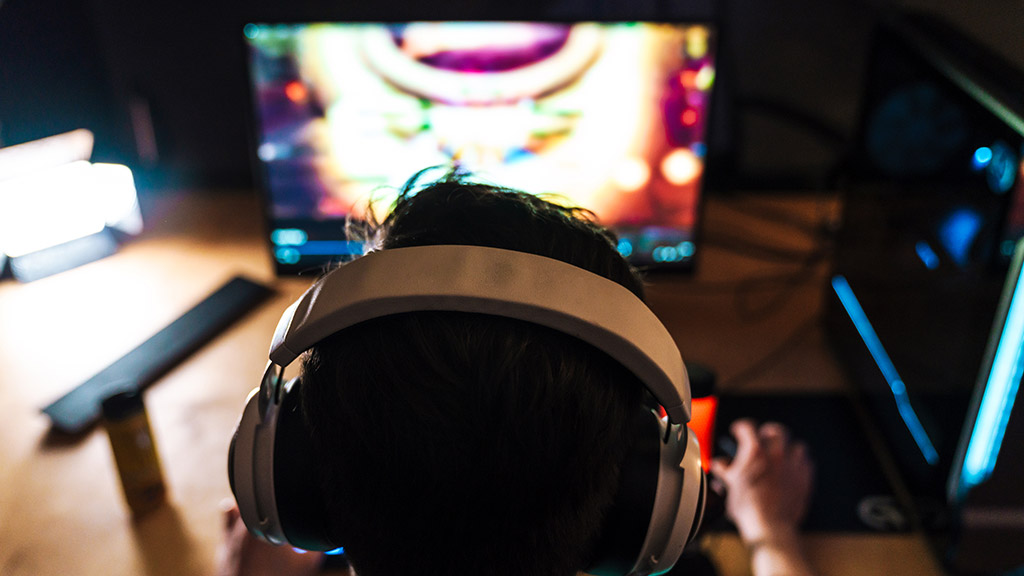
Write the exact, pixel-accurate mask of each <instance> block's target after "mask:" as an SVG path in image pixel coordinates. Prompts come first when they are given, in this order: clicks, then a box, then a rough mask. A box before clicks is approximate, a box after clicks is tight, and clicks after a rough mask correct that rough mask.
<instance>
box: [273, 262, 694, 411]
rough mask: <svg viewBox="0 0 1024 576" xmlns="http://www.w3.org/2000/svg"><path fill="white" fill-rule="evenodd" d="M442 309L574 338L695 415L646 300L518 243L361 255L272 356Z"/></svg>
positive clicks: (285, 321)
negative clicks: (365, 325)
mask: <svg viewBox="0 0 1024 576" xmlns="http://www.w3.org/2000/svg"><path fill="white" fill-rule="evenodd" d="M396 277H397V278H398V280H397V281H396ZM403 278H404V279H407V281H403V280H402V279H403ZM435 310H437V311H450V312H474V313H480V314H491V315H495V316H505V317H509V318H516V319H520V320H525V321H528V322H532V323H534V324H540V325H543V326H547V327H549V328H553V329H555V330H559V331H561V332H564V333H566V334H570V335H572V336H575V337H577V338H579V339H581V340H583V341H585V342H587V343H589V344H591V345H593V346H595V347H597V348H598V349H600V350H602V351H604V352H605V353H606V354H608V355H609V356H611V357H612V358H614V359H615V360H617V361H618V362H620V363H621V364H623V365H624V366H625V367H626V368H628V369H629V370H630V371H631V372H633V373H634V374H635V375H636V376H637V377H638V378H640V380H641V381H642V382H643V383H644V385H645V386H646V387H647V389H648V390H649V391H650V392H651V394H653V395H654V397H655V398H656V399H657V400H658V402H659V403H660V404H661V405H662V406H663V407H664V408H665V411H666V412H667V413H668V417H669V420H670V421H671V422H673V423H677V424H678V423H685V422H688V421H689V420H690V385H689V380H688V377H687V375H686V368H685V366H684V365H683V359H682V357H681V356H680V354H679V349H678V348H677V347H676V344H675V341H674V340H673V339H672V336H671V334H669V332H668V330H667V329H666V328H665V326H664V325H663V324H662V323H661V321H660V320H658V318H657V316H655V315H654V313H653V312H651V310H650V309H649V308H648V307H647V305H646V304H644V303H643V301H641V300H640V299H639V298H638V297H637V296H636V295H635V294H633V293H632V292H630V291H629V290H628V289H627V288H625V287H624V286H622V285H620V284H618V283H617V282H614V281H612V280H609V279H607V278H604V277H602V276H599V275H597V274H594V273H592V272H589V271H587V270H583V269H581V268H578V267H576V266H573V265H571V264H567V263H565V262H562V261H560V260H555V259H553V258H547V257H544V256H538V255H535V254H529V253H525V252H516V251H512V250H503V249H498V248H488V247H481V246H461V245H459V246H449V245H444V246H416V247H409V248H394V249H388V250H380V251H377V252H371V253H369V254H367V255H365V256H362V257H361V258H358V259H356V260H354V261H352V262H349V263H347V264H345V265H343V266H340V267H338V268H336V269H335V270H333V271H332V272H330V273H328V274H326V275H325V276H324V277H323V278H321V279H320V280H318V281H317V282H316V283H315V284H314V285H313V286H312V287H311V288H310V289H309V290H307V291H306V293H305V294H303V295H302V297H301V298H299V299H298V300H296V301H295V302H294V303H293V304H292V305H291V306H289V307H288V309H287V310H286V311H285V313H284V315H283V316H282V317H281V321H280V322H279V323H278V326H277V330H276V331H275V333H274V339H273V342H272V343H271V347H270V360H271V362H272V363H273V364H275V365H277V366H280V367H283V366H287V365H288V364H290V363H291V362H293V361H294V360H295V359H296V358H297V357H298V356H299V355H300V354H301V353H303V352H304V351H306V350H308V349H309V348H310V347H312V346H313V345H314V344H316V343H317V342H319V341H320V340H322V339H324V338H326V337H327V336H330V335H331V334H333V333H335V332H337V331H339V330H342V329H345V328H347V327H349V326H353V325H355V324H358V323H360V322H363V321H366V320H370V319H373V318H378V317H381V316H387V315H390V314H399V313H403V312H421V311H435ZM273 380H274V379H271V380H270V381H273ZM267 383H268V379H267V378H264V385H267ZM267 392H268V393H269V392H270V391H269V390H267ZM261 395H262V394H261Z"/></svg>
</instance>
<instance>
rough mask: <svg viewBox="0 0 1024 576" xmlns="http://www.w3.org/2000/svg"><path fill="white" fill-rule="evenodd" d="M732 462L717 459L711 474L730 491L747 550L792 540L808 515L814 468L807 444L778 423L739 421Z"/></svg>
mask: <svg viewBox="0 0 1024 576" xmlns="http://www.w3.org/2000/svg"><path fill="white" fill-rule="evenodd" d="M730 431H731V432H732V434H733V436H734V437H735V438H736V455H735V457H734V458H733V459H732V461H731V462H729V461H727V460H724V459H721V458H716V459H715V460H713V461H712V462H711V472H712V474H714V475H715V476H716V477H717V478H718V479H719V480H721V481H722V482H723V483H724V484H725V486H726V488H727V490H728V491H727V494H726V497H725V511H726V514H728V516H729V518H730V519H731V520H732V521H733V523H734V524H735V525H736V529H737V530H738V531H739V533H740V538H741V539H742V540H743V542H744V543H745V544H747V545H748V546H756V545H760V544H763V543H766V542H772V541H784V540H792V539H794V538H795V537H796V535H797V533H798V530H799V526H800V523H801V521H803V518H804V515H805V514H806V512H807V505H808V502H809V500H810V496H811V490H812V485H813V479H814V465H813V463H812V462H811V459H810V457H809V456H808V454H807V446H806V445H804V443H803V442H800V441H797V440H794V439H793V438H791V437H790V434H789V431H788V430H787V429H786V428H785V427H784V426H783V425H781V424H779V423H777V422H768V423H765V424H762V425H761V426H756V425H755V424H754V423H753V422H752V421H750V420H745V419H744V420H737V421H736V422H734V423H733V424H732V426H731V428H730Z"/></svg>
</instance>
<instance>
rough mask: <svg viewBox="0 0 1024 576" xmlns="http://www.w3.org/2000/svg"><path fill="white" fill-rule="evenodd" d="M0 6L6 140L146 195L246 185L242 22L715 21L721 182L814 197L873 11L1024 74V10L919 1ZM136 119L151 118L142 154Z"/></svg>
mask: <svg viewBox="0 0 1024 576" xmlns="http://www.w3.org/2000/svg"><path fill="white" fill-rule="evenodd" d="M327 6H328V3H326V2H324V3H315V2H310V1H309V0H302V1H298V2H296V1H289V2H277V3H272V2H269V1H267V0H255V1H245V2H243V1H242V0H202V1H200V0H178V1H177V2H173V3H171V2H137V1H129V0H0V145H11V144H17V143H20V142H24V141H28V140H33V139H36V138H41V137H45V136H49V135H52V134H56V133H60V132H63V131H67V130H71V129H75V128H79V127H87V128H90V129H91V130H93V132H94V133H95V134H96V152H95V154H94V157H93V158H94V160H98V161H101V160H113V161H121V162H124V163H127V164H129V165H130V166H132V167H133V168H135V169H136V173H137V178H139V179H140V180H141V181H140V182H139V185H140V187H142V188H144V187H160V186H181V185H197V186H206V187H211V188H218V187H220V188H224V187H251V186H252V185H253V179H252V170H251V163H250V152H249V142H248V138H249V135H248V125H247V118H248V103H247V98H248V94H247V91H246V78H245V63H244V51H243V44H242V34H241V27H242V24H243V23H245V22H248V21H275V20H293V21H300V20H331V19H333V20H375V19H377V20H379V19H385V20H404V19H449V18H452V19H458V18H461V19H473V18H519V19H527V18H555V19H573V18H594V19H674V18H682V17H685V16H688V15H691V14H692V15H697V16H698V17H711V18H717V19H719V20H720V21H721V22H722V25H723V29H722V30H723V32H722V41H723V45H722V46H721V47H720V51H721V59H720V61H719V74H718V79H719V88H723V89H725V91H724V92H723V94H726V95H727V96H728V99H727V100H728V102H726V103H725V105H722V106H719V109H718V113H717V114H716V116H717V118H718V119H717V121H716V127H717V128H718V130H717V132H716V135H717V136H718V137H719V141H718V142H717V143H712V150H713V152H714V151H716V150H717V153H718V154H719V155H723V156H725V155H726V152H729V153H731V156H730V159H731V160H732V161H733V162H732V164H731V166H732V168H731V169H730V170H729V172H730V177H731V179H730V181H729V185H730V186H734V187H736V186H738V187H744V188H758V187H764V188H771V187H779V188H813V187H816V186H819V185H822V184H823V183H825V181H826V180H825V177H826V175H827V174H828V173H829V171H830V170H831V168H832V167H833V166H834V164H835V161H836V159H837V156H838V155H839V154H840V153H841V152H842V150H843V146H844V144H845V141H846V139H848V138H849V135H850V134H851V133H852V131H853V130H854V128H855V124H856V116H857V107H858V103H859V97H860V93H861V85H862V79H863V76H864V62H865V59H866V56H867V50H868V46H869V40H870V32H871V29H872V23H873V22H874V21H875V18H876V15H877V14H878V13H879V11H881V10H890V9H893V8H914V9H922V10H925V11H927V12H930V13H933V14H938V15H940V16H943V17H945V18H947V19H948V20H949V21H951V22H953V23H954V24H956V25H957V26H958V27H959V28H961V29H962V30H963V31H964V32H966V33H967V34H968V35H969V36H971V37H972V38H974V39H976V40H977V41H979V42H980V43H981V44H983V45H985V46H986V47H988V48H990V49H992V50H993V51H995V52H996V53H998V54H1000V55H1002V56H1003V57H1004V58H1007V59H1008V60H1010V61H1011V62H1012V63H1013V64H1015V65H1016V66H1017V67H1018V68H1024V2H1022V1H1021V0H989V1H987V2H967V1H961V0H942V1H936V2H928V1H926V0H916V1H907V0H904V1H902V2H897V1H895V0H893V1H882V0H876V1H868V0H830V1H827V2H822V1H820V0H760V1H758V0H729V1H728V2H724V1H720V2H714V3H712V1H711V0H700V1H686V2H683V1H671V0H616V1H613V0H553V1H544V0H525V1H522V2H518V3H514V4H513V3H509V2H498V1H497V0H481V1H472V0H455V1H450V2H446V3H443V4H436V5H430V4H426V3H421V2H415V1H414V0H375V1H374V2H370V3H348V2H346V3H336V4H333V5H330V6H331V7H329V8H327ZM132 114H135V115H136V117H142V118H149V119H150V120H151V126H152V128H153V132H154V135H155V152H156V155H155V156H154V155H153V150H148V149H145V148H144V149H141V150H140V149H139V148H138V147H137V146H136V140H135V134H134V132H133V130H132V121H131V118H132Z"/></svg>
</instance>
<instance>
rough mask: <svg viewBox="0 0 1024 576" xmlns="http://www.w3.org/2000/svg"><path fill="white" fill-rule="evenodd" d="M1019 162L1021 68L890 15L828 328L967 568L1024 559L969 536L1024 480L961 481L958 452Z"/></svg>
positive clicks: (907, 484) (1011, 234)
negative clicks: (977, 517)
mask: <svg viewBox="0 0 1024 576" xmlns="http://www.w3.org/2000/svg"><path fill="white" fill-rule="evenodd" d="M1022 155H1024V77H1022V75H1021V73H1020V72H1018V71H1016V70H1014V69H1012V67H1010V66H1008V65H1007V64H1006V63H1005V62H1004V61H1002V60H1000V59H999V58H998V57H996V56H993V55H991V54H988V53H986V52H985V51H984V50H983V49H982V48H981V47H979V46H978V45H977V44H975V43H973V42H971V41H969V40H968V39H966V38H965V37H963V36H962V35H961V34H959V33H958V32H957V31H956V30H955V29H953V28H951V27H949V26H948V25H946V24H944V23H943V22H940V21H938V20H935V19H932V18H930V17H924V16H918V15H908V14H903V15H892V16H887V17H885V18H882V19H881V20H880V22H879V25H878V27H877V30H876V31H875V35H874V38H873V42H872V52H871V54H870V56H869V59H868V69H867V73H866V77H865V92H864V95H863V101H862V108H861V118H860V123H859V130H858V134H857V137H856V139H855V141H854V145H853V146H852V149H851V154H850V157H849V164H848V170H847V180H846V182H845V185H844V189H843V193H844V198H843V204H844V213H843V217H842V224H841V227H840V231H839V232H838V233H837V238H836V242H835V247H834V248H835V252H834V274H833V277H832V282H831V285H830V286H828V288H827V289H828V291H829V298H827V299H826V301H827V302H828V304H827V310H826V318H825V324H826V329H827V332H828V334H829V337H830V340H831V342H832V344H833V346H834V348H835V351H836V353H837V355H838V357H839V358H840V360H841V361H842V362H843V363H844V364H845V366H846V368H847V369H848V373H849V375H850V377H851V380H852V382H853V385H854V387H855V389H856V392H857V397H858V398H859V399H860V400H862V401H863V402H862V404H863V406H864V407H865V408H866V413H867V414H868V415H869V421H868V425H869V427H870V428H871V431H870V432H871V433H872V434H877V435H878V436H879V437H880V438H881V439H882V440H883V442H882V444H883V445H884V446H885V447H886V449H887V451H888V452H889V453H890V455H891V456H892V460H893V462H894V463H895V465H896V466H895V468H896V470H897V471H898V474H897V476H898V483H899V484H902V487H903V488H905V490H901V491H902V492H903V493H904V494H906V495H907V498H906V500H907V502H906V504H907V508H908V512H909V514H910V516H911V517H912V518H913V519H915V520H916V521H917V522H918V523H919V525H920V526H922V527H924V528H925V529H926V530H927V531H928V532H929V533H930V534H931V535H933V536H935V539H934V541H935V542H936V544H937V546H938V549H939V551H940V555H942V556H943V557H944V559H945V561H946V562H947V563H948V565H949V566H951V567H952V568H953V569H954V570H955V571H957V572H964V573H983V574H984V573H999V572H1002V571H1006V570H1007V569H1009V568H1012V567H1013V566H1016V565H1020V564H1024V553H1022V552H1021V551H1020V550H1011V549H1009V548H1008V547H1007V546H1006V545H1002V544H1000V545H1001V546H1003V547H1004V548H1007V549H1006V550H1003V552H1004V553H1002V554H998V553H995V552H993V550H992V549H989V550H987V551H984V552H982V551H981V549H980V548H978V547H977V546H964V545H962V544H965V543H970V542H977V538H976V536H977V534H976V533H974V532H972V531H973V530H975V528H974V527H972V524H970V523H968V522H964V518H965V516H964V513H965V511H969V510H970V507H969V506H965V502H970V501H971V500H972V498H974V497H975V496H976V497H978V498H982V499H983V500H984V501H985V502H986V506H987V508H986V509H987V510H1003V511H1004V512H1005V511H1007V510H1017V511H1021V507H1020V500H1021V492H1022V491H1024V489H1022V487H1021V486H1022V484H1021V482H1020V481H1019V480H1018V479H1017V478H1019V474H1017V476H1016V478H1015V479H1013V480H1011V481H1007V480H1005V479H1002V480H1000V478H1001V477H1002V475H1005V473H1006V470H1007V468H1008V467H1009V466H1008V465H1003V467H1002V468H1003V472H1001V473H1000V474H999V475H996V476H994V477H991V478H989V480H990V481H989V482H987V483H986V484H985V485H979V486H975V487H974V489H973V492H974V493H975V494H969V493H967V492H965V491H963V490H956V489H952V488H950V486H951V485H952V484H954V483H956V482H957V481H958V478H959V474H958V466H960V465H962V458H963V454H962V449H961V446H962V445H963V444H964V443H965V442H966V441H968V440H969V437H970V436H971V435H972V434H974V433H975V432H976V431H975V430H974V429H973V427H972V426H968V425H967V424H968V423H969V422H970V423H973V422H974V416H973V413H972V410H974V409H975V408H976V407H974V406H973V404H972V396H974V389H975V382H976V380H977V379H978V378H979V373H982V372H985V373H987V368H986V358H987V355H986V344H987V343H988V341H989V339H990V338H989V335H990V331H991V330H992V327H993V323H994V322H996V320H997V316H998V312H999V310H1000V294H1001V292H1002V291H1003V287H1004V280H1006V278H1007V273H1008V271H1009V270H1010V264H1011V257H1012V255H1013V253H1014V247H1015V245H1016V242H1017V240H1018V239H1019V238H1020V237H1021V236H1022V231H1024V207H1022V201H1024V179H1022V175H1021V172H1022V168H1024V166H1022V163H1021V156H1022ZM1017 377H1018V378H1019V375H1018V376H1017ZM981 386H982V387H983V386H984V382H983V383H982V385H981ZM1011 400H1012V399H1011ZM1011 407H1012V401H1011V403H1010V406H1005V407H1004V408H1005V409H1006V410H1007V416H1008V413H1009V410H1010V409H1011ZM1016 420H1017V423H1016V424H1015V426H1016V429H1017V431H1016V432H1015V431H1014V430H1011V429H1009V428H1007V429H1006V435H1005V436H1004V437H1003V442H1002V445H1003V450H1002V452H1003V455H1002V456H1001V458H1000V460H1001V461H1003V462H1012V461H1019V460H1020V458H1021V457H1022V456H1024V448H1022V447H1021V446H1022V445H1021V443H1020V442H1019V440H1020V438H1019V434H1020V433H1019V429H1020V422H1019V420H1020V417H1019V415H1018V416H1016ZM1005 424H1006V422H1005V421H1004V422H1003V425H1005ZM1013 434H1017V435H1018V438H1017V441H1016V442H1014V441H1013ZM1015 444H1016V445H1015ZM1018 472H1019V471H1018ZM1001 484H1002V485H1003V489H1001V490H995V487H997V486H999V485H1001ZM968 492H969V491H968ZM1014 507H1016V508H1014ZM1018 518H1019V519H1020V518H1024V514H1019V515H1018ZM1020 522H1024V520H1018V524H1019V523H1020ZM1011 524H1012V523H1011ZM1020 529H1021V527H1020V526H1019V525H1017V526H1016V527H1013V526H1009V525H1006V523H1004V524H1003V525H1002V528H1000V529H996V530H995V531H994V532H992V531H991V530H989V531H988V532H986V535H987V536H986V539H987V540H988V541H989V543H992V542H1008V541H1012V540H1008V538H1010V537H1011V536H1012V535H1013V534H1017V535H1018V540H1019V534H1020ZM1000 530H1002V531H1000ZM996 558H1002V560H999V561H997V560H996Z"/></svg>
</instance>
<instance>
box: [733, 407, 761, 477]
mask: <svg viewBox="0 0 1024 576" xmlns="http://www.w3.org/2000/svg"><path fill="white" fill-rule="evenodd" d="M729 431H730V432H732V435H733V437H734V438H736V456H735V457H733V463H734V464H736V465H737V466H740V467H742V466H744V465H745V464H746V463H747V462H749V461H750V460H751V459H752V458H753V457H754V455H755V454H757V450H758V448H759V446H760V440H758V437H757V425H756V424H754V421H753V420H750V419H748V418H741V419H739V420H736V421H735V422H733V423H732V426H730V427H729Z"/></svg>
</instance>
